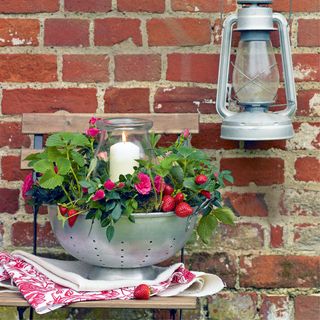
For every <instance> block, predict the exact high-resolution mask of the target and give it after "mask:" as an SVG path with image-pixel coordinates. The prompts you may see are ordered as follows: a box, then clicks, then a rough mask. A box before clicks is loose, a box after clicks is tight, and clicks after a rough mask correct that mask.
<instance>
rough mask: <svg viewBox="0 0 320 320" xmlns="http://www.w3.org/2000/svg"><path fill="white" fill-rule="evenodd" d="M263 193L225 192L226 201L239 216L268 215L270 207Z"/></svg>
mask: <svg viewBox="0 0 320 320" xmlns="http://www.w3.org/2000/svg"><path fill="white" fill-rule="evenodd" d="M264 197H265V194H263V193H236V192H227V193H225V194H224V203H225V204H226V205H227V206H228V207H230V208H231V209H232V210H233V212H234V213H235V214H236V215H238V216H244V217H267V216H268V215H269V211H268V207H267V204H266V201H265V199H264Z"/></svg>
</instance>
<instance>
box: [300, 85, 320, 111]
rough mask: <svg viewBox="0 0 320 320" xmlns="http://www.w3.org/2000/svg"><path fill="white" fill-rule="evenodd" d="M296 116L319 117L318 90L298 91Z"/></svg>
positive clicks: (319, 91) (319, 94) (319, 92)
mask: <svg viewBox="0 0 320 320" xmlns="http://www.w3.org/2000/svg"><path fill="white" fill-rule="evenodd" d="M297 103H298V110H297V113H296V115H298V116H320V90H299V91H298V98H297Z"/></svg>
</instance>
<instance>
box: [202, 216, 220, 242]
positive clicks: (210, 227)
mask: <svg viewBox="0 0 320 320" xmlns="http://www.w3.org/2000/svg"><path fill="white" fill-rule="evenodd" d="M217 225H218V220H217V218H216V217H215V216H214V215H212V214H209V215H207V216H202V217H201V219H200V221H199V224H198V227H197V232H198V235H199V237H200V238H201V240H202V241H203V242H204V243H206V244H208V243H209V242H210V238H211V235H212V233H213V231H214V230H215V229H216V228H217Z"/></svg>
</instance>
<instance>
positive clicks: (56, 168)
mask: <svg viewBox="0 0 320 320" xmlns="http://www.w3.org/2000/svg"><path fill="white" fill-rule="evenodd" d="M53 170H54V172H55V173H57V174H58V172H59V170H58V167H57V166H54V167H53Z"/></svg>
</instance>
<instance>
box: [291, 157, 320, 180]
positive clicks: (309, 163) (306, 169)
mask: <svg viewBox="0 0 320 320" xmlns="http://www.w3.org/2000/svg"><path fill="white" fill-rule="evenodd" d="M294 167H295V169H296V174H295V176H294V178H295V179H296V180H298V181H306V182H309V181H314V182H320V160H319V159H317V158H315V157H303V158H298V159H297V160H296V162H295V165H294Z"/></svg>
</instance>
